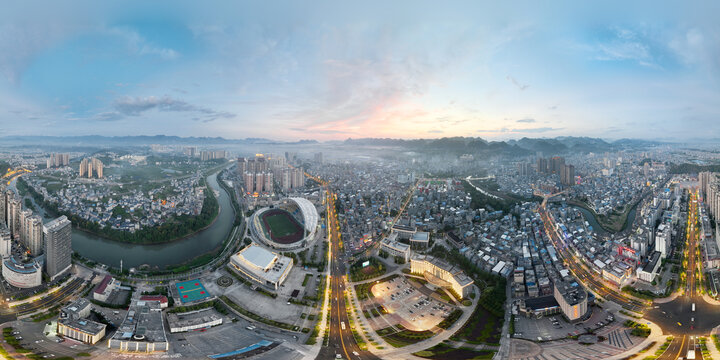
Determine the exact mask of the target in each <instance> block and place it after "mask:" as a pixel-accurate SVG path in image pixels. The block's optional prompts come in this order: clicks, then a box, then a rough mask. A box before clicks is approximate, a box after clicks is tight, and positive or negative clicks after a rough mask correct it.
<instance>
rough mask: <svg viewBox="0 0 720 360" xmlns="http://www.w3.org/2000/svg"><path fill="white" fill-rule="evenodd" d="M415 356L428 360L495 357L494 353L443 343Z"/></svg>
mask: <svg viewBox="0 0 720 360" xmlns="http://www.w3.org/2000/svg"><path fill="white" fill-rule="evenodd" d="M413 355H415V356H419V357H421V358H426V359H437V360H453V359H458V360H459V359H475V360H490V359H492V358H493V355H495V352H493V351H477V350H472V349H466V348H459V349H456V348H453V347H450V346H448V345H445V344H443V343H440V344H438V345H436V346H433V347H431V348H429V349H427V350H423V351H418V352H416V353H414V354H413Z"/></svg>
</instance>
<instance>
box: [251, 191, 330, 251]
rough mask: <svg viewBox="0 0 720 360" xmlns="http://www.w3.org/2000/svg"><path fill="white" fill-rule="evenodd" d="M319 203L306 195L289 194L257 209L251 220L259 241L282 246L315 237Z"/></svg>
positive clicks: (303, 243) (293, 245)
mask: <svg viewBox="0 0 720 360" xmlns="http://www.w3.org/2000/svg"><path fill="white" fill-rule="evenodd" d="M319 218H320V216H319V215H318V212H317V209H316V208H315V205H313V204H312V203H311V202H310V201H309V200H307V199H303V198H287V199H283V200H282V201H281V202H279V203H278V204H275V205H273V206H270V207H265V208H262V209H260V210H258V211H256V212H255V213H254V214H253V215H252V216H251V217H250V220H249V226H250V236H252V238H253V240H255V241H256V242H258V243H260V244H263V245H266V246H269V247H272V248H274V249H281V250H295V249H300V248H303V247H305V246H307V244H308V242H309V241H311V240H312V239H314V238H315V234H316V230H317V226H318V221H319Z"/></svg>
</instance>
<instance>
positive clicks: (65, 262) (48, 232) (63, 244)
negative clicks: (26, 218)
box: [43, 215, 72, 281]
mask: <svg viewBox="0 0 720 360" xmlns="http://www.w3.org/2000/svg"><path fill="white" fill-rule="evenodd" d="M71 227H72V224H71V223H70V220H68V218H67V217H66V216H65V215H63V216H61V217H59V218H57V219H55V220H52V221H50V222H49V223H47V224H45V226H44V227H43V234H44V236H45V272H46V273H47V274H48V276H50V280H51V281H52V280H55V278H57V277H58V276H60V275H62V274H63V273H65V272H66V271H67V270H69V269H70V266H72V229H71Z"/></svg>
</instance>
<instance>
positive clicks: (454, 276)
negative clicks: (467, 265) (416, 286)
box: [410, 254, 474, 298]
mask: <svg viewBox="0 0 720 360" xmlns="http://www.w3.org/2000/svg"><path fill="white" fill-rule="evenodd" d="M410 271H411V272H412V273H413V274H417V275H423V276H424V277H425V279H426V280H428V281H429V282H430V283H432V284H433V285H435V286H441V287H444V288H448V289H451V290H452V291H453V292H454V293H455V294H456V295H457V296H459V297H461V298H467V297H468V296H469V295H470V292H471V291H472V285H473V283H474V281H473V279H471V278H470V277H469V276H467V275H465V272H463V271H462V270H461V269H460V268H459V267H457V266H454V265H450V264H448V263H446V262H445V261H443V260H441V259H438V258H435V257H432V256H429V255H419V254H416V255H413V257H412V259H410Z"/></svg>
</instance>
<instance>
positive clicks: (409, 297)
mask: <svg viewBox="0 0 720 360" xmlns="http://www.w3.org/2000/svg"><path fill="white" fill-rule="evenodd" d="M370 291H371V292H372V294H373V296H375V300H376V301H377V302H378V303H379V304H380V305H382V306H383V307H385V309H386V310H387V311H388V313H390V314H395V315H397V316H398V317H400V318H401V319H402V321H401V323H402V325H403V326H404V327H405V328H407V329H409V330H414V331H423V330H430V329H432V328H434V327H435V326H437V324H439V323H440V322H441V321H443V319H445V318H446V317H447V316H448V315H449V314H450V313H451V312H452V311H453V310H454V309H455V308H454V307H453V306H451V305H448V304H445V303H443V302H440V301H438V300H435V299H433V298H431V297H429V296H426V295H423V294H422V293H421V292H420V291H418V289H417V288H415V287H414V286H413V285H412V284H411V283H410V282H409V281H407V280H406V279H404V278H403V277H396V278H394V279H392V280H389V281H384V282H381V283H377V284H375V285H373V286H372V288H371V289H370Z"/></svg>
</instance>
